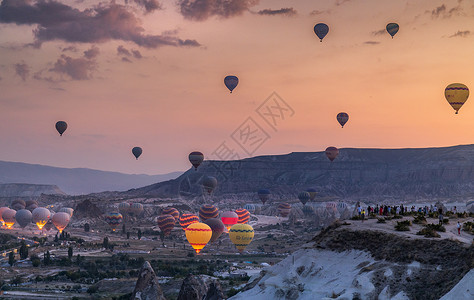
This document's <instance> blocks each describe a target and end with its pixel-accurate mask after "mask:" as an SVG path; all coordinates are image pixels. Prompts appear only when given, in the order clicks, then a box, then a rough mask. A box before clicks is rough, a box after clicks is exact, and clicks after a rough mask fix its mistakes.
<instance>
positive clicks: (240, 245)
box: [229, 224, 255, 253]
mask: <svg viewBox="0 0 474 300" xmlns="http://www.w3.org/2000/svg"><path fill="white" fill-rule="evenodd" d="M254 234H255V233H254V231H253V228H252V226H250V225H248V224H235V225H234V226H232V227H231V228H230V230H229V237H230V240H231V242H232V243H233V244H234V245H235V247H236V248H237V250H239V252H240V253H242V251H244V250H245V248H247V246H248V245H249V244H250V242H252V240H253V236H254Z"/></svg>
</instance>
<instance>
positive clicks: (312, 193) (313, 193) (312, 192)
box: [306, 188, 317, 201]
mask: <svg viewBox="0 0 474 300" xmlns="http://www.w3.org/2000/svg"><path fill="white" fill-rule="evenodd" d="M306 191H307V192H308V193H309V200H310V201H313V200H314V199H315V198H316V194H317V192H316V190H315V189H313V188H309V189H307V190H306Z"/></svg>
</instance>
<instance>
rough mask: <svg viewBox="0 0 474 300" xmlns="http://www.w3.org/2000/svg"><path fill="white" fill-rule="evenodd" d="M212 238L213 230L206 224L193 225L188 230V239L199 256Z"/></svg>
mask: <svg viewBox="0 0 474 300" xmlns="http://www.w3.org/2000/svg"><path fill="white" fill-rule="evenodd" d="M211 237H212V229H211V227H209V225H207V224H204V223H193V224H191V225H189V226H188V227H187V228H186V239H187V240H188V242H189V243H190V244H191V247H193V248H194V251H196V253H197V254H199V252H201V250H202V248H204V247H205V246H206V245H207V243H208V242H209V240H210V239H211Z"/></svg>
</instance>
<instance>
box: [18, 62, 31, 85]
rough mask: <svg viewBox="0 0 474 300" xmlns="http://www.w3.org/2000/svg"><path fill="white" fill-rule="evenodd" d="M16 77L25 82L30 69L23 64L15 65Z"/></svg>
mask: <svg viewBox="0 0 474 300" xmlns="http://www.w3.org/2000/svg"><path fill="white" fill-rule="evenodd" d="M15 72H16V75H18V76H20V77H21V79H22V80H23V81H26V79H27V78H28V76H29V75H30V67H29V66H28V65H27V64H25V63H24V62H21V63H18V64H15Z"/></svg>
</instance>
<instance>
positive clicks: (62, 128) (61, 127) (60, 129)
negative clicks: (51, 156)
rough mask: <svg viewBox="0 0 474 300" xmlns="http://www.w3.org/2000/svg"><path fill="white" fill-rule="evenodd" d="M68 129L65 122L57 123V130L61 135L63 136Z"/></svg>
mask: <svg viewBox="0 0 474 300" xmlns="http://www.w3.org/2000/svg"><path fill="white" fill-rule="evenodd" d="M66 129H67V123H66V122H64V121H58V122H56V130H57V131H58V132H59V135H60V136H62V135H63V133H64V131H66Z"/></svg>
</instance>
